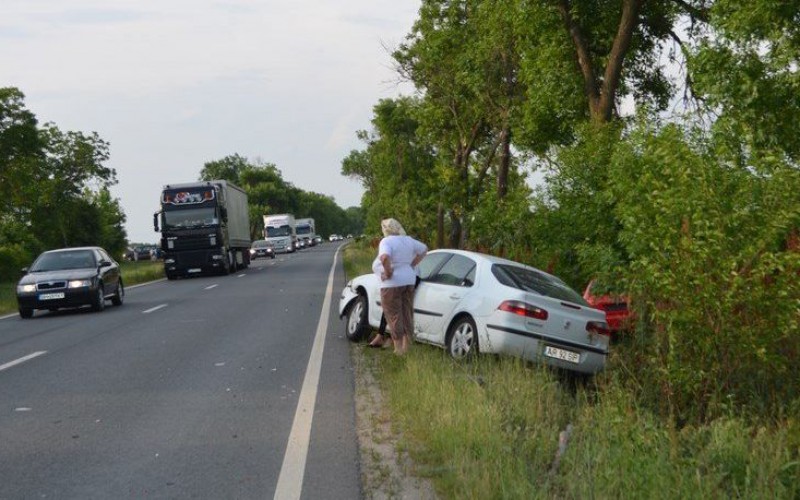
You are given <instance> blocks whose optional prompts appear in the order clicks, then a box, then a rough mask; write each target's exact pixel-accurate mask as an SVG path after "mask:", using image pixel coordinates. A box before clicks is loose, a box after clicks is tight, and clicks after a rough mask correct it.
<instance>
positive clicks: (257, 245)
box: [250, 240, 275, 259]
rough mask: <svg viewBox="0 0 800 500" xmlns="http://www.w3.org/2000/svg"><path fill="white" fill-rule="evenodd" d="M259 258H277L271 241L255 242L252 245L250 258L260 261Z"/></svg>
mask: <svg viewBox="0 0 800 500" xmlns="http://www.w3.org/2000/svg"><path fill="white" fill-rule="evenodd" d="M259 257H264V258H267V257H269V258H271V259H274V258H275V249H273V248H272V244H271V243H270V242H269V241H267V240H255V241H254V242H253V244H252V245H250V258H251V259H258V258H259Z"/></svg>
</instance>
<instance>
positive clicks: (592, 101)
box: [558, 0, 600, 109]
mask: <svg viewBox="0 0 800 500" xmlns="http://www.w3.org/2000/svg"><path fill="white" fill-rule="evenodd" d="M570 10H571V8H570V3H569V0H559V2H558V11H559V12H560V13H561V19H562V20H563V21H564V26H565V27H566V28H567V32H568V33H569V36H570V38H572V43H574V44H575V53H576V55H577V64H578V69H579V70H580V72H581V73H582V74H583V88H584V92H585V93H586V97H587V98H588V99H589V106H590V108H592V109H594V108H595V107H596V106H597V103H598V100H599V98H600V96H599V94H598V85H597V78H596V77H595V75H594V67H593V65H592V57H591V54H590V53H589V44H588V42H587V41H586V37H585V36H584V34H583V32H582V31H581V28H580V26H578V23H576V22H575V20H574V19H573V18H572V14H571V13H570Z"/></svg>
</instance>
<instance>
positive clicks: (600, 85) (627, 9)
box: [558, 0, 643, 123]
mask: <svg viewBox="0 0 800 500" xmlns="http://www.w3.org/2000/svg"><path fill="white" fill-rule="evenodd" d="M642 1H643V0H623V1H622V14H621V15H620V21H619V27H618V28H617V34H616V36H615V37H614V43H613V45H612V47H611V50H610V52H609V54H608V65H607V66H606V68H605V71H603V78H602V80H601V79H600V78H599V77H598V76H599V72H596V69H595V65H594V61H593V60H592V54H591V51H590V49H589V47H590V46H591V43H590V40H589V39H588V37H587V34H586V33H585V32H584V31H583V29H582V28H581V26H580V25H579V24H578V22H577V21H576V20H575V19H574V18H573V17H572V12H571V10H572V6H571V4H570V1H569V0H559V3H558V10H559V13H560V14H561V18H562V20H563V21H564V26H565V28H566V30H567V33H569V36H570V38H571V39H572V43H573V44H574V45H575V56H576V63H577V65H578V69H579V70H580V72H581V74H582V75H583V88H584V92H585V93H586V98H587V100H588V101H589V116H590V117H591V119H592V121H594V122H597V123H606V122H608V121H610V120H611V118H612V116H613V114H614V109H615V105H616V96H617V91H618V90H619V84H620V81H621V79H622V67H623V64H624V62H625V56H626V55H627V54H628V50H630V46H631V40H632V39H633V32H634V30H635V29H636V26H637V24H638V23H639V10H640V8H641V5H642Z"/></svg>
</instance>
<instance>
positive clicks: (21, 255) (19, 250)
mask: <svg viewBox="0 0 800 500" xmlns="http://www.w3.org/2000/svg"><path fill="white" fill-rule="evenodd" d="M31 260H32V258H31V256H30V254H29V252H27V251H26V250H25V248H23V247H22V245H17V244H8V243H7V244H5V245H0V282H3V281H16V280H17V279H19V276H20V269H22V268H23V267H25V266H27V265H29V264H30V263H31Z"/></svg>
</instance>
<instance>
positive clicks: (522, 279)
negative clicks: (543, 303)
mask: <svg viewBox="0 0 800 500" xmlns="http://www.w3.org/2000/svg"><path fill="white" fill-rule="evenodd" d="M492 274H493V275H494V277H495V278H497V280H498V281H499V282H500V283H502V284H504V285H506V286H510V287H512V288H517V289H519V290H524V291H526V292H534V293H538V294H539V295H544V296H545V297H551V298H554V299H558V300H565V301H567V302H572V303H574V304H581V305H585V306H588V305H589V304H587V303H586V301H585V300H583V297H581V296H580V294H578V292H576V291H575V290H573V289H572V288H570V287H569V286H567V284H566V283H564V282H563V281H561V280H560V279H558V278H555V277H553V276H550V275H547V274H545V273H542V272H539V271H536V270H533V269H528V268H525V267H519V266H512V265H508V264H493V265H492Z"/></svg>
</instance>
